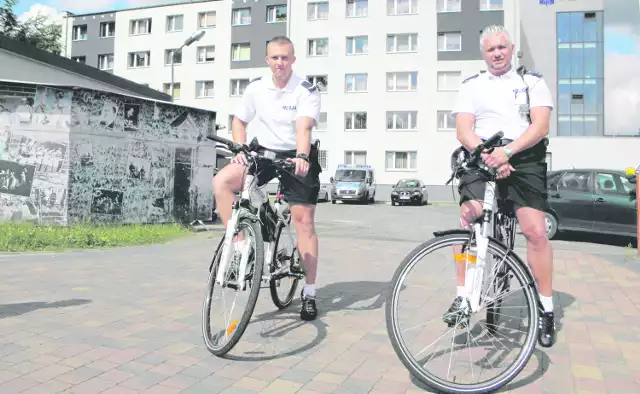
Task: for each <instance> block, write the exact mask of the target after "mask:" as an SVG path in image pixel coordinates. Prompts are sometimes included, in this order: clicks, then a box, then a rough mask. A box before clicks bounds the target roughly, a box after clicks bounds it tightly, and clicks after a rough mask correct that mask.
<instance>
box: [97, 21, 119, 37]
mask: <svg viewBox="0 0 640 394" xmlns="http://www.w3.org/2000/svg"><path fill="white" fill-rule="evenodd" d="M115 35H116V23H115V22H102V23H101V24H100V38H107V37H115Z"/></svg>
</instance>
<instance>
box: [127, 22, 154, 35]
mask: <svg viewBox="0 0 640 394" xmlns="http://www.w3.org/2000/svg"><path fill="white" fill-rule="evenodd" d="M129 34H131V35H132V36H133V35H138V34H151V18H146V19H135V20H132V21H131V24H130V25H129Z"/></svg>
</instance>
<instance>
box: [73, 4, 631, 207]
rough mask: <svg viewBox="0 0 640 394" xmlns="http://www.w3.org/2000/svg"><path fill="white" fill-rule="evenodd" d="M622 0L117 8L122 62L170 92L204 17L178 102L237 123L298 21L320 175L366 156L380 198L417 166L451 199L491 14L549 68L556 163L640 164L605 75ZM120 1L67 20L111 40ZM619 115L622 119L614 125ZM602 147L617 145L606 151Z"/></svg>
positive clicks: (119, 67) (526, 60)
mask: <svg viewBox="0 0 640 394" xmlns="http://www.w3.org/2000/svg"><path fill="white" fill-rule="evenodd" d="M620 2H624V1H623V0H606V1H605V0H571V1H568V0H556V1H554V2H553V3H554V4H550V5H541V4H539V2H537V1H524V0H518V1H505V0H296V1H291V0H251V1H249V0H247V1H245V0H233V1H192V2H188V3H185V4H178V5H167V6H155V7H145V8H138V9H131V10H123V11H118V12H116V13H115V37H114V38H113V39H112V41H113V48H114V49H113V53H114V56H113V72H114V73H115V74H117V75H120V76H123V77H125V78H129V79H131V80H133V81H135V82H139V83H144V84H148V85H149V86H150V87H152V88H154V89H158V90H161V91H164V92H167V93H171V92H172V90H171V56H170V54H171V51H172V50H175V49H176V48H179V47H180V45H182V42H183V41H184V39H186V38H187V37H188V36H189V35H190V34H191V33H192V32H194V31H197V30H199V29H203V30H205V31H206V33H205V35H204V37H203V38H202V39H201V40H200V41H198V42H196V43H193V44H192V45H190V46H189V47H185V48H183V49H182V53H181V55H178V56H177V57H176V62H175V63H176V64H175V65H174V89H173V96H174V99H175V100H176V102H177V103H184V104H185V105H190V106H195V107H200V108H209V109H215V110H216V111H217V114H218V117H217V119H218V120H217V122H218V124H220V125H222V126H226V127H228V128H229V127H230V117H231V114H232V112H233V108H234V106H235V105H236V104H237V100H239V97H240V96H241V94H242V92H243V91H244V88H245V87H246V85H247V84H248V83H249V80H250V79H251V78H254V77H257V76H260V75H263V74H264V73H266V72H268V70H267V69H266V63H265V60H264V57H265V49H266V42H267V40H269V39H270V38H271V37H273V36H276V35H287V36H289V37H290V38H291V39H292V41H293V42H294V44H295V48H296V56H297V60H296V64H295V65H294V70H295V71H296V72H297V73H298V74H299V75H301V76H303V77H305V78H306V79H307V80H309V81H310V82H312V83H314V84H315V85H316V86H317V87H318V89H319V90H320V91H321V92H322V114H321V121H320V122H319V124H318V127H317V129H316V130H315V131H314V133H315V135H316V136H317V137H318V138H319V139H320V141H321V147H320V149H321V155H320V157H321V164H322V166H323V170H324V171H323V173H322V175H321V180H322V182H323V183H328V181H329V178H330V177H331V176H332V175H333V174H334V172H335V169H336V168H337V166H338V165H339V164H368V165H371V166H372V167H374V168H375V169H376V179H375V181H376V183H377V184H378V192H377V199H388V198H389V191H390V187H391V185H392V184H395V183H396V182H397V181H398V180H399V179H401V178H407V177H412V178H419V179H421V180H422V181H423V182H425V183H426V184H427V185H430V187H429V190H430V196H431V199H432V200H451V198H452V193H451V188H450V187H445V186H444V182H445V181H446V180H447V179H448V176H449V172H450V169H449V162H450V161H449V158H450V154H451V152H452V151H453V150H454V149H455V148H456V147H457V146H458V145H459V143H458V141H457V139H456V136H455V119H454V118H452V117H451V116H450V111H451V108H452V107H453V104H454V101H455V99H456V95H457V91H458V88H459V85H460V83H461V81H462V80H464V79H465V78H466V77H468V76H471V75H473V74H475V73H477V72H478V71H479V70H482V69H484V68H485V64H484V62H483V60H482V57H481V52H480V47H479V37H480V32H481V30H482V29H483V28H484V27H485V26H487V25H489V24H504V25H505V26H506V27H507V28H508V29H509V31H510V32H511V36H512V39H513V42H514V44H515V46H516V53H520V54H521V58H520V59H518V58H516V56H514V62H515V63H516V64H518V63H522V64H524V65H526V66H527V67H528V68H531V69H534V70H536V71H538V72H541V73H542V74H543V75H544V77H545V80H546V81H547V84H548V85H549V87H550V89H551V91H552V95H553V97H554V101H555V102H556V103H557V106H556V109H554V111H553V112H552V119H551V133H550V134H551V143H550V145H549V155H548V158H549V167H550V169H559V168H561V167H566V166H576V167H577V166H587V165H588V166H596V167H605V168H624V167H627V166H634V167H635V166H637V164H639V163H638V159H637V157H638V155H637V154H634V152H637V151H638V148H640V146H639V145H640V138H637V137H633V136H637V134H638V127H639V126H638V125H639V124H640V122H636V120H640V119H635V118H629V116H630V115H628V114H627V113H632V114H640V108H638V109H635V110H633V108H630V110H629V111H625V112H624V113H619V112H620V111H618V112H616V111H615V110H614V109H613V108H616V107H619V106H620V105H626V104H624V103H626V102H628V101H629V100H625V99H624V98H625V97H632V96H629V95H631V94H632V93H625V91H623V89H622V88H623V87H624V85H625V84H624V83H622V82H620V83H618V85H620V86H618V85H616V86H618V87H617V88H616V87H615V86H614V85H611V84H612V83H613V82H607V81H612V80H613V79H615V77H616V74H617V73H612V72H607V70H608V67H611V66H610V64H613V63H614V61H615V60H611V59H614V58H611V59H610V60H608V58H607V57H606V55H605V47H606V46H607V43H606V37H607V35H605V34H604V31H605V30H606V23H607V22H606V21H610V20H611V18H610V16H607V15H611V14H612V13H614V12H615V8H616V7H617V8H619V6H620V5H618V6H615V4H614V5H611V4H613V3H620ZM627 3H628V4H627ZM631 3H633V2H625V4H624V7H623V8H625V7H626V8H629V11H635V8H638V4H637V2H635V3H636V4H635V6H632V5H631ZM634 7H635V8H634ZM637 13H640V11H639V12H636V14H637ZM112 14H113V13H103V14H96V15H91V16H88V15H87V16H74V17H72V18H70V22H69V23H71V24H72V26H73V27H75V26H76V25H77V24H80V25H83V24H86V25H87V28H86V32H87V33H86V34H87V35H88V38H87V40H88V41H90V40H92V39H95V40H104V38H100V32H101V31H102V28H101V27H100V26H104V24H105V23H108V21H109V20H110V19H109V18H110V15H112ZM626 14H631V15H635V14H634V13H633V12H627V13H626ZM94 17H95V18H94ZM103 19H104V21H102V20H103ZM94 20H95V22H91V23H89V22H90V21H94ZM603 21H605V22H603ZM638 25H640V19H638V21H636V26H638ZM578 30H579V31H580V32H581V33H580V34H578V33H577V32H578ZM70 31H71V33H72V35H73V34H75V33H74V32H75V30H73V29H70ZM83 31H84V30H79V32H80V33H82V32H83ZM92 31H93V32H94V33H91V32H92ZM95 32H97V33H95ZM92 34H93V35H92ZM92 37H94V38H92ZM104 42H105V45H106V42H107V41H104ZM81 44H85V43H78V42H76V41H72V42H71V51H70V53H71V55H70V56H86V59H87V60H85V61H86V62H87V64H93V63H95V64H102V63H100V61H99V59H98V56H99V55H100V54H101V53H102V52H106V51H107V48H104V49H100V47H99V46H97V45H95V46H94V45H91V44H89V45H85V47H87V48H89V47H91V48H92V49H91V50H92V51H94V52H95V53H93V54H90V53H89V52H88V49H83V50H84V51H85V52H82V50H81V49H78V50H76V49H75V47H76V46H77V45H81ZM78 47H79V46H78ZM612 47H613V45H612ZM79 48H80V47H79ZM96 51H97V52H100V53H97V52H96ZM81 52H82V53H81ZM83 54H84V55H83ZM89 57H91V59H90V60H89ZM577 59H581V60H580V61H581V62H582V63H580V64H581V65H578V63H579V62H578V60H577ZM593 62H595V63H593ZM594 64H595V66H594ZM631 64H633V63H631ZM608 65H609V66H608ZM636 74H637V73H636ZM608 84H609V85H608ZM607 86H609V87H610V89H608V88H607ZM612 86H613V87H612ZM612 92H613V93H612ZM625 94H626V96H625ZM607 97H614V99H607ZM581 100H582V101H581ZM607 100H609V101H607ZM620 103H622V104H620ZM638 105H640V104H638ZM605 108H609V110H608V111H605ZM608 114H611V115H608ZM613 114H615V115H613ZM607 116H608V118H607ZM620 119H624V122H623V121H621V120H620ZM634 122H635V123H634ZM616 123H617V124H619V125H620V127H618V128H621V130H622V131H619V130H618V131H614V129H615V130H617V128H616V127H614V126H612V125H614V124H616ZM633 124H635V131H633V129H632V126H630V125H633ZM625 130H627V131H625ZM229 132H230V130H225V131H222V132H221V133H222V134H223V135H224V134H227V133H229ZM614 136H617V137H619V138H614ZM623 136H624V137H623ZM602 147H606V148H609V149H611V150H613V151H615V152H617V154H616V155H614V156H615V157H614V156H611V155H606V154H600V153H598V152H599V150H598V148H602ZM634 160H635V162H634Z"/></svg>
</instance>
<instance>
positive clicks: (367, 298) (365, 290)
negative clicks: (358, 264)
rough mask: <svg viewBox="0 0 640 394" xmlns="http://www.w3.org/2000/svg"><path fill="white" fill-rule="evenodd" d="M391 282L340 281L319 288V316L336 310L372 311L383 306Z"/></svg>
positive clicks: (317, 296)
mask: <svg viewBox="0 0 640 394" xmlns="http://www.w3.org/2000/svg"><path fill="white" fill-rule="evenodd" d="M388 287H389V282H373V281H358V282H340V283H331V284H328V285H326V286H323V287H321V288H319V289H318V291H317V294H316V299H317V305H318V317H322V316H324V315H326V314H327V313H328V312H336V311H372V310H376V309H380V308H382V306H383V305H384V303H385V301H386V298H387V288H388Z"/></svg>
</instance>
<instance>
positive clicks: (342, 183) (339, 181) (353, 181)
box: [330, 164, 376, 204]
mask: <svg viewBox="0 0 640 394" xmlns="http://www.w3.org/2000/svg"><path fill="white" fill-rule="evenodd" d="M375 174H376V171H375V170H374V169H373V168H372V167H371V165H369V164H340V165H338V168H337V169H336V173H335V175H334V176H332V177H331V179H330V182H331V186H332V187H331V203H332V204H335V203H336V201H359V202H364V203H373V202H374V198H375V195H376V176H375Z"/></svg>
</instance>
